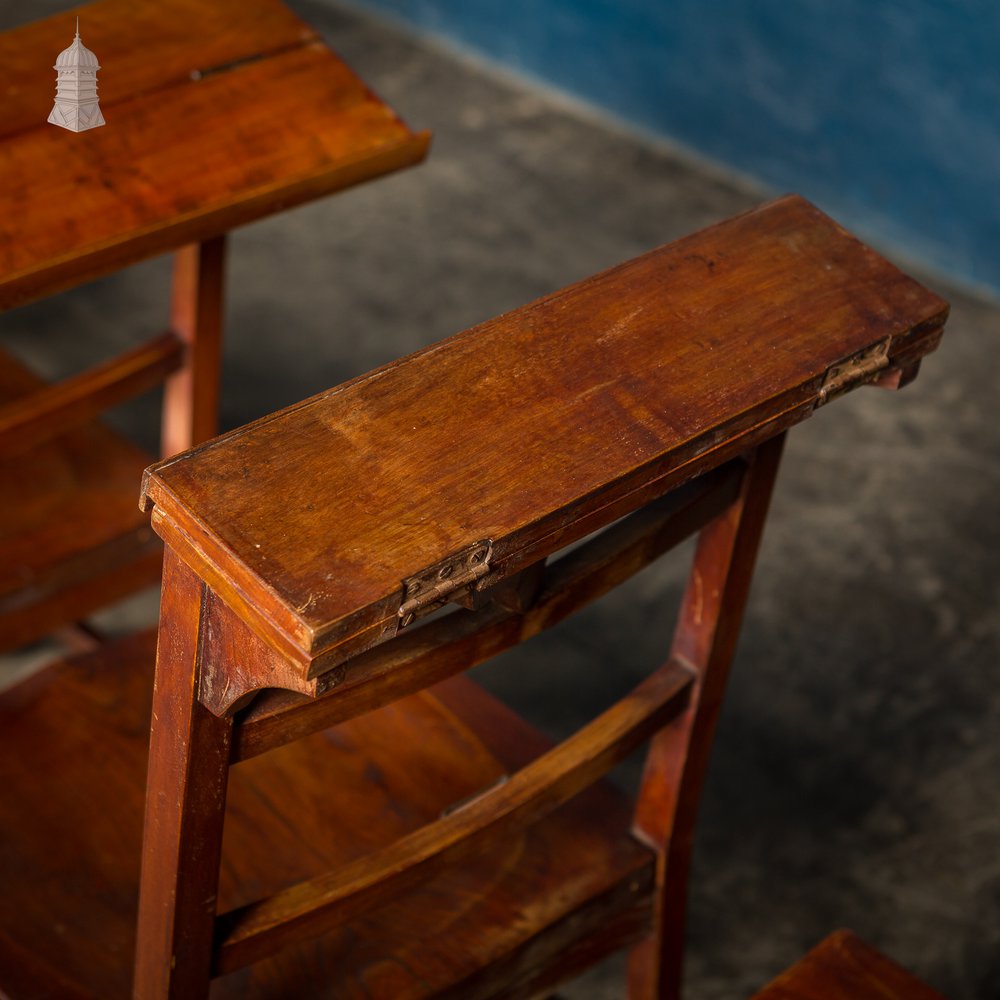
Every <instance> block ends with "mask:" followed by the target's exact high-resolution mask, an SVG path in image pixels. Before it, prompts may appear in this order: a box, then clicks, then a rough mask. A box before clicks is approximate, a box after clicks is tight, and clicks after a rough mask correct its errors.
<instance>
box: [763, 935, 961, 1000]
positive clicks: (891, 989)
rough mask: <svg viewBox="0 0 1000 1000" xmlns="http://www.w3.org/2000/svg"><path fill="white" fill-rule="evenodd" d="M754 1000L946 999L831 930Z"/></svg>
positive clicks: (866, 946)
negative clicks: (831, 932) (828, 934)
mask: <svg viewBox="0 0 1000 1000" xmlns="http://www.w3.org/2000/svg"><path fill="white" fill-rule="evenodd" d="M753 1000H944V998H943V997H942V996H941V994H940V993H937V992H936V991H935V990H932V989H931V988H930V987H929V986H926V985H925V984H924V983H922V982H920V980H919V979H916V978H915V977H914V976H912V975H910V973H909V972H907V971H906V969H904V968H902V967H901V966H899V965H897V964H896V963H895V962H893V961H892V960H891V959H888V958H886V957H885V955H882V954H880V953H879V952H877V951H876V950H875V949H874V948H872V947H871V945H869V944H866V943H865V942H864V941H862V940H861V938H859V937H858V936H857V935H856V934H853V933H852V932H851V931H835V932H834V933H833V934H831V935H830V936H829V937H826V938H824V939H823V940H822V941H821V942H820V943H819V944H818V945H816V947H815V948H813V949H812V951H810V952H809V953H808V954H807V955H805V956H804V957H803V958H801V959H800V960H799V961H798V962H796V963H795V965H793V966H792V967H791V968H790V969H788V970H787V971H785V972H783V973H782V974H781V975H780V976H778V978H777V979H775V980H774V982H773V983H771V984H770V985H769V986H767V987H765V988H764V989H763V990H761V991H760V992H759V993H755V994H754V998H753Z"/></svg>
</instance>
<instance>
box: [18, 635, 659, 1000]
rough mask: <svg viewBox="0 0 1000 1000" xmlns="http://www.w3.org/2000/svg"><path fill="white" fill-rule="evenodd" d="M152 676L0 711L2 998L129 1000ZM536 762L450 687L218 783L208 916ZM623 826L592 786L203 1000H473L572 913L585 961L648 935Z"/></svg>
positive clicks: (109, 668)
mask: <svg viewBox="0 0 1000 1000" xmlns="http://www.w3.org/2000/svg"><path fill="white" fill-rule="evenodd" d="M154 655H155V634H154V633H151V632H150V633H144V634H142V635H139V636H135V637H131V638H129V639H127V640H123V641H120V642H116V643H112V644H108V645H106V646H104V647H102V648H101V649H99V650H97V651H95V652H92V653H87V654H83V655H81V656H78V657H74V658H70V659H68V660H65V661H61V662H59V663H57V664H54V665H52V666H50V667H48V668H47V669H46V671H45V672H44V673H43V674H42V675H39V676H36V677H33V678H31V679H29V680H28V681H27V682H25V683H24V684H22V685H21V686H20V687H18V688H15V689H13V690H10V691H7V692H5V693H4V694H3V696H2V697H0V785H2V787H3V788H4V795H3V796H2V797H0V828H2V829H3V830H4V831H5V838H4V848H3V850H2V851H0V885H4V886H5V887H9V889H8V890H6V891H5V892H4V893H2V894H0V990H2V991H3V992H4V994H5V995H7V996H9V997H10V998H11V1000H18V998H20V997H39V996H58V997H81V998H82V997H92V998H95V1000H96V998H100V1000H113V998H116V997H128V996H129V995H130V986H131V979H132V955H133V953H134V948H135V921H136V904H137V897H138V877H139V859H140V850H141V840H142V811H143V799H144V792H145V779H146V756H147V743H148V732H149V708H150V702H151V697H152V671H151V670H150V665H151V664H152V662H153V659H154ZM69 714H72V715H73V716H74V717H75V723H74V725H73V726H67V725H66V724H65V720H66V717H67V715H69ZM24 747H32V748H35V749H34V750H33V752H32V754H30V755H26V754H24V753H23V752H22V748H24ZM547 748H548V741H547V740H546V739H545V738H544V737H542V736H541V735H540V734H539V733H538V732H537V731H535V730H533V729H532V728H531V727H529V726H528V725H527V724H525V723H524V722H523V721H522V720H521V719H519V718H518V717H517V716H515V715H514V714H513V713H511V712H510V711H508V710H507V709H506V708H504V707H503V706H502V705H500V703H498V702H497V701H496V700H495V699H493V698H492V697H491V696H489V695H487V694H486V693H485V692H483V691H482V689H481V688H479V687H478V686H476V685H475V684H473V683H472V682H471V681H468V680H466V679H464V678H455V679H453V680H451V681H448V682H445V683H444V684H443V685H439V686H438V687H437V688H436V689H434V690H433V691H431V692H423V693H421V694H419V695H414V696H412V697H410V698H407V699H404V700H402V701H399V702H396V703H394V704H393V705H390V706H387V707H386V708H384V709H381V710H379V711H377V712H375V713H372V714H371V715H368V716H365V717H364V718H363V719H358V720H354V721H352V722H348V723H345V724H343V725H341V726H338V727H336V728H334V729H331V730H327V731H326V732H323V733H319V734H317V735H314V736H312V737H310V738H308V739H306V740H301V741H299V742H297V743H293V744H290V745H288V746H286V747H284V748H282V749H281V750H278V751H275V752H273V753H270V754H267V755H264V756H261V757H258V758H255V759H254V760H252V761H247V762H243V763H241V764H239V765H238V766H236V767H234V768H233V771H232V776H231V779H230V786H229V802H228V808H227V815H226V827H225V858H226V860H225V864H224V865H223V868H222V871H221V878H220V887H219V905H220V908H221V909H224V910H228V909H230V908H232V907H234V906H239V905H242V904H244V903H249V902H252V901H253V900H255V899H257V898H260V897H262V896H264V895H266V894H267V893H270V892H274V891H276V890H278V889H282V888H285V887H286V886H288V885H291V884H293V883H294V882H297V881H299V880H300V879H303V878H309V877H312V876H315V875H317V874H319V873H320V872H322V871H324V870H326V869H329V868H333V867H339V866H340V865H343V864H346V863H348V862H351V861H356V860H357V859H359V858H362V857H363V856H365V855H367V854H370V853H371V852H373V851H375V850H377V849H378V848H380V847H384V846H385V845H387V844H389V843H390V842H392V841H393V840H395V839H396V838H397V837H399V836H401V835H403V834H406V833H408V832H411V831H412V830H414V829H416V828H417V827H419V826H421V825H423V824H424V823H427V822H429V821H431V820H433V819H435V818H437V816H438V815H439V814H440V813H441V812H442V810H444V809H446V808H448V807H450V806H454V805H455V804H457V803H461V802H462V801H463V800H466V799H468V798H469V797H470V796H473V795H475V793H477V792H479V791H482V790H484V789H487V788H489V787H490V786H492V785H495V784H496V782H497V780H498V779H499V778H500V777H501V776H502V775H504V774H507V773H509V772H510V771H512V770H514V769H516V768H517V767H520V766H521V765H523V764H524V763H526V761H527V760H528V759H529V758H531V757H534V756H536V755H537V754H539V753H541V752H542V751H544V750H545V749H547ZM630 824H631V810H630V807H629V803H628V801H627V799H626V798H625V797H624V796H623V795H622V794H621V793H620V792H618V791H617V790H616V789H614V788H612V787H611V786H610V785H607V784H599V785H595V786H592V787H591V789H589V790H588V791H587V792H586V793H585V794H584V795H582V796H580V797H579V798H577V799H575V800H573V801H572V802H570V803H568V804H567V805H566V806H564V807H563V808H561V809H559V810H557V811H556V812H555V813H552V814H550V815H549V816H548V817H547V818H546V819H545V820H544V821H542V822H541V823H538V824H536V825H535V826H533V827H531V828H530V830H529V831H527V832H525V833H523V834H520V835H517V836H514V837H511V838H510V839H509V840H508V841H506V842H505V843H503V844H500V845H494V846H493V847H491V849H489V850H488V851H486V852H484V853H482V854H481V855H477V856H475V857H473V858H471V859H470V860H469V862H468V863H467V864H466V865H463V866H462V867H461V868H459V869H453V870H449V871H448V872H447V873H446V874H445V875H443V876H441V877H440V878H436V879H434V880H433V881H431V882H429V883H428V884H422V885H417V886H416V887H414V888H413V889H411V890H410V891H408V892H406V893H404V894H402V895H400V896H399V897H398V898H395V899H393V900H392V901H391V902H390V903H389V904H388V905H386V906H384V907H383V908H381V909H379V910H377V911H375V912H373V913H372V914H371V915H368V916H366V917H364V918H362V919H360V920H357V921H353V922H352V923H351V925H350V927H349V929H346V930H344V931H343V932H341V933H340V934H337V935H333V936H331V937H328V938H324V939H320V941H319V942H318V943H315V944H307V945H305V946H299V947H296V948H292V949H290V950H289V951H286V952H283V953H282V954H281V955H280V956H278V957H276V958H274V959H271V960H270V961H267V962H263V963H259V964H257V965H254V966H252V967H250V968H247V969H245V970H242V971H240V972H238V973H236V974H234V975H232V976H227V977H224V978H222V979H220V980H217V981H216V983H215V984H214V986H213V991H212V996H213V997H229V996H232V997H289V996H301V997H334V996H336V997H338V998H349V997H358V998H362V997H369V996H371V995H377V996H387V997H388V996H391V997H394V998H400V1000H403V998H411V997H412V998H417V997H425V996H437V995H441V994H444V995H448V992H449V990H453V991H454V995H455V996H456V997H463V998H473V997H475V996H478V995H479V994H478V993H477V990H476V984H475V972H476V970H477V969H481V968H483V967H485V966H487V965H490V964H491V963H495V962H502V961H506V962H509V963H510V964H511V966H512V967H516V966H517V965H518V963H524V964H525V965H526V967H530V966H531V965H532V964H533V963H534V962H535V961H537V960H538V958H539V957H540V956H543V955H544V953H545V951H546V949H547V948H548V949H551V948H554V947H555V946H556V944H557V943H559V942H560V940H561V937H564V936H565V934H566V928H565V927H563V926H562V923H563V922H564V921H566V920H567V918H568V915H569V914H573V917H572V930H573V933H574V934H580V932H581V928H582V927H583V926H584V925H585V924H586V921H587V920H588V919H589V920H590V922H591V924H592V931H593V936H594V941H593V943H592V950H591V952H590V958H591V960H592V957H593V955H594V954H597V953H601V952H608V951H612V950H614V949H615V948H618V947H620V946H621V945H622V944H623V943H624V942H625V941H627V940H630V939H634V937H635V935H636V933H637V931H638V930H639V929H641V928H643V927H645V926H647V925H648V922H649V911H648V905H645V904H643V903H641V902H640V901H638V900H639V899H640V897H639V895H638V893H637V890H638V888H639V887H640V886H648V885H649V883H650V880H651V879H652V876H653V871H652V869H653V864H654V860H655V855H654V853H653V852H652V851H651V850H649V849H648V848H647V847H644V846H642V845H640V844H639V843H638V841H637V840H635V838H634V837H632V836H631V834H630V833H629V827H630ZM553 886H558V887H559V891H558V892H553V891H552V888H553ZM498 931H502V933H498ZM407 942H409V944H408V945H407ZM390 955H391V956H392V959H391V961H390V960H387V958H386V956H390Z"/></svg>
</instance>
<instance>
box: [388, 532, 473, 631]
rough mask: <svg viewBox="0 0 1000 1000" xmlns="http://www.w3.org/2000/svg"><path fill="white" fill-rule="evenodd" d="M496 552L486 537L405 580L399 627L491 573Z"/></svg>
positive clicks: (452, 598) (399, 612) (445, 602)
mask: <svg viewBox="0 0 1000 1000" xmlns="http://www.w3.org/2000/svg"><path fill="white" fill-rule="evenodd" d="M492 555H493V542H492V541H490V540H489V539H488V538H486V539H483V541H480V542H475V543H474V544H472V545H470V546H469V547H468V548H466V549H462V551H461V552H456V553H455V554H454V555H451V556H448V558H447V559H442V560H441V562H439V563H435V564H434V565H433V566H428V567H427V569H425V570H424V571H423V572H421V573H417V575H416V576H411V577H408V578H407V579H405V580H404V581H403V600H402V603H401V604H400V605H399V611H398V612H397V614H398V615H399V627H400V628H406V626H407V625H409V624H410V623H411V622H412V621H414V619H416V618H418V617H419V616H420V615H422V614H427V613H429V612H431V611H433V610H434V609H435V608H439V607H441V606H442V605H443V604H447V603H448V601H451V600H455V599H456V598H457V597H458V596H459V595H460V594H461V593H464V592H466V591H468V590H469V589H470V588H471V587H472V586H473V585H474V584H475V582H476V580H478V579H480V577H484V576H486V574H487V573H488V572H489V569H490V557H491V556H492Z"/></svg>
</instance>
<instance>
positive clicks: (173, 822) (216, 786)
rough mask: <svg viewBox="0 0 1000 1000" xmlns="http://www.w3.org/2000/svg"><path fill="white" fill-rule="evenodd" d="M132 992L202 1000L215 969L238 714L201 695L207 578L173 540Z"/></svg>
mask: <svg viewBox="0 0 1000 1000" xmlns="http://www.w3.org/2000/svg"><path fill="white" fill-rule="evenodd" d="M163 582H164V587H163V605H162V608H161V612H160V634H159V646H158V650H157V663H156V683H155V687H154V692H153V721H152V729H151V736H150V748H149V776H148V781H147V786H146V821H145V828H144V833H143V849H142V874H141V879H140V884H139V922H138V943H137V951H136V971H135V983H134V996H135V997H136V998H137V1000H138V998H142V1000H168V998H169V1000H203V998H205V997H207V996H208V987H209V982H210V977H211V964H212V943H213V931H214V921H215V914H216V894H217V892H218V881H219V863H220V857H221V852H222V827H223V819H224V815H225V806H226V788H227V780H228V773H229V747H230V742H231V738H232V720H231V719H230V718H221V719H220V718H217V717H216V716H214V715H212V714H211V712H209V711H208V710H207V709H206V708H205V707H204V706H203V705H202V704H201V702H200V701H199V700H198V684H199V676H200V672H201V663H200V649H201V642H200V631H201V626H202V609H203V594H204V584H203V583H202V582H201V581H200V580H199V579H198V578H197V577H196V576H195V575H194V574H193V573H192V572H191V571H190V570H189V569H188V568H187V567H186V566H185V565H184V564H183V563H181V562H180V560H179V559H178V558H177V557H176V556H175V555H174V553H173V552H172V551H171V550H170V549H167V551H166V554H165V559H164V571H163Z"/></svg>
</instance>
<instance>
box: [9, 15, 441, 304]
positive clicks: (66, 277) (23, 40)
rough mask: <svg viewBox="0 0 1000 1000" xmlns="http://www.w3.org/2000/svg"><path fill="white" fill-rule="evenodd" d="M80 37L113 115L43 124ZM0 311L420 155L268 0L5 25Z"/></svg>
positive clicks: (378, 104)
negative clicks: (90, 121)
mask: <svg viewBox="0 0 1000 1000" xmlns="http://www.w3.org/2000/svg"><path fill="white" fill-rule="evenodd" d="M77 14H79V16H80V34H81V37H82V40H83V41H84V43H85V44H86V45H87V47H88V48H90V49H92V50H93V51H94V52H95V53H96V54H97V57H98V59H99V60H100V63H101V70H100V72H99V73H98V93H99V97H100V103H101V109H102V111H103V114H104V117H105V119H106V121H107V124H106V125H104V126H103V127H100V128H95V129H91V130H89V131H86V132H81V133H79V134H77V133H74V132H69V131H66V130H65V129H62V128H58V127H56V126H54V125H50V124H47V122H46V119H47V117H48V114H49V112H50V111H51V109H52V104H53V99H54V97H55V84H56V74H55V72H54V70H53V68H52V67H53V65H54V63H55V59H56V56H57V55H58V54H59V53H60V52H61V51H62V50H63V49H65V48H66V47H67V46H68V45H69V44H70V43H71V42H72V40H73V31H74V25H75V17H76V15H77ZM0 66H2V67H3V87H2V88H0V102H2V106H3V113H2V114H0V191H2V192H3V196H4V211H3V213H0V309H6V308H10V307H11V306H14V305H18V304H20V303H22V302H25V301H28V300H29V299H33V298H38V297H40V296H43V295H47V294H50V293H52V292H54V291H57V290H59V289H62V288H67V287H69V286H71V285H75V284H78V283H80V282H82V281H86V280H88V279H90V278H94V277H97V276H98V275H100V274H105V273H107V272H109V271H113V270H115V269H116V268H119V267H123V266H125V265H126V264H130V263H134V262H135V261H137V260H141V259H143V258H145V257H150V256H153V255H155V254H159V253H163V252H165V251H168V250H173V249H175V248H177V247H178V246H181V245H183V244H185V243H190V242H194V241H196V240H204V239H207V238H209V237H211V236H216V235H218V234H220V233H222V232H225V231H226V230H228V229H231V228H232V227H234V226H237V225H241V224H243V223H245V222H249V221H251V220H253V219H257V218H261V217H262V216H265V215H268V214H270V213H271V212H274V211H277V210H279V209H282V208H287V207H289V206H292V205H296V204H298V203H300V202H303V201H308V200H309V199H311V198H316V197H319V196H321V195H324V194H328V193H330V192H332V191H336V190H338V189H340V188H343V187H347V186H349V185H351V184H355V183H358V182H359V181H362V180H365V179H367V178H370V177H375V176H377V175H379V174H383V173H386V172H388V171H390V170H394V169H396V168H399V167H402V166H406V165H407V164H411V163H415V162H417V161H419V160H420V159H422V158H423V156H424V154H425V152H426V149H427V143H428V137H427V135H426V134H418V133H414V132H411V131H410V130H409V129H408V128H407V126H406V125H405V124H404V123H403V122H402V121H400V119H399V118H398V117H397V116H396V115H395V114H394V113H393V111H392V110H391V109H390V108H389V107H388V106H387V105H386V104H384V103H383V102H382V101H381V100H379V99H378V97H376V96H375V95H374V94H372V93H371V91H369V90H368V88H367V87H366V86H365V84H364V83H363V82H362V81H361V80H360V79H358V77H357V76H355V75H354V74H353V73H352V72H351V71H350V70H349V69H348V68H347V67H346V66H345V65H344V64H343V63H342V62H341V61H340V60H339V59H338V58H337V57H336V56H335V55H334V54H333V53H332V52H331V51H330V50H329V49H328V48H327V47H326V46H325V45H324V44H323V43H322V41H321V40H320V38H319V36H318V35H317V33H316V32H315V31H314V30H313V29H312V28H310V27H309V26H308V25H307V24H305V23H304V22H302V21H301V20H299V18H298V17H296V16H295V15H294V14H293V13H292V12H291V11H290V10H288V8H287V7H285V6H284V5H283V4H281V3H280V2H278V0H212V2H211V3H206V2H204V0H156V2H155V3H134V2H132V0H99V2H97V3H93V4H88V5H86V6H83V7H79V8H76V9H75V10H73V11H71V12H67V13H66V14H63V15H59V16H57V17H51V18H48V19H47V20H44V21H39V22H37V23H35V24H29V25H26V26H25V27H23V28H18V29H16V30H13V31H9V32H6V33H4V34H0Z"/></svg>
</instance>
